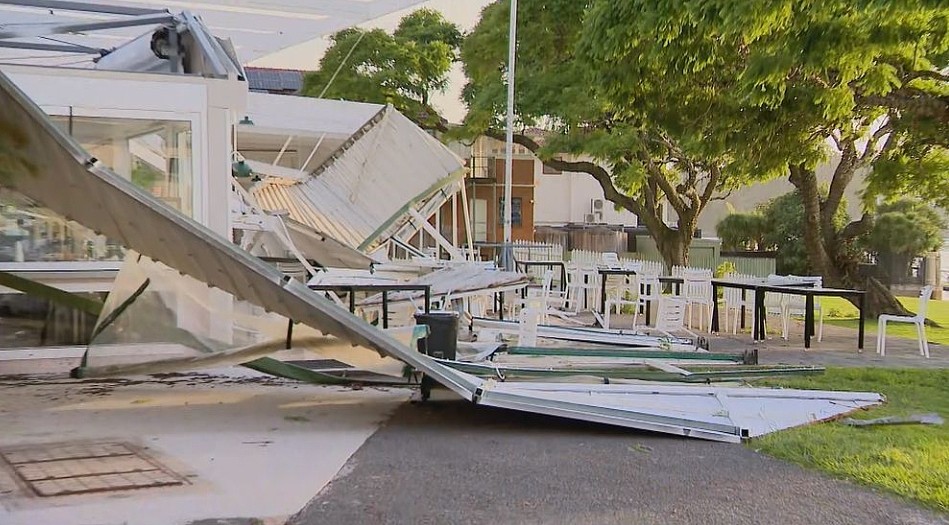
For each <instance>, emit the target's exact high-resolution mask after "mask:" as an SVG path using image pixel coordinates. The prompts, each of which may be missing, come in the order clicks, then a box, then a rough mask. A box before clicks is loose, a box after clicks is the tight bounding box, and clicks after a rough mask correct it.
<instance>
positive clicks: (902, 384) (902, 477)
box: [748, 368, 949, 512]
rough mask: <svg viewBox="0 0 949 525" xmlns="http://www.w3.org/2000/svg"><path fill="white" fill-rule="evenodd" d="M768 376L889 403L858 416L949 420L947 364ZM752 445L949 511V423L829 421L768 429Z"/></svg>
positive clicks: (798, 385) (796, 385) (783, 383)
mask: <svg viewBox="0 0 949 525" xmlns="http://www.w3.org/2000/svg"><path fill="white" fill-rule="evenodd" d="M765 384H768V385H780V386H787V387H794V388H809V389H834V390H849V391H872V392H880V393H882V394H884V395H885V396H886V398H887V403H886V404H885V405H884V406H882V407H879V408H872V409H869V410H867V411H863V412H859V413H857V414H855V415H854V416H853V417H855V418H860V419H868V418H875V417H880V416H887V415H911V414H917V413H929V412H935V413H938V414H940V415H941V416H942V417H943V418H944V419H946V420H947V421H949V370H918V369H912V370H910V369H879V368H831V369H828V370H827V373H826V374H824V375H820V376H811V377H800V378H792V379H786V380H785V379H781V380H768V381H767V382H766V383H765ZM748 445H749V446H751V447H753V448H755V449H756V450H759V451H761V452H763V453H766V454H769V455H772V456H775V457H778V458H781V459H784V460H787V461H791V462H793V463H797V464H800V465H803V466H805V467H809V468H816V469H819V470H822V471H825V472H827V473H829V474H831V475H833V476H837V477H842V478H848V479H851V480H853V481H856V482H858V483H861V484H864V485H869V486H872V487H876V488H880V489H884V490H888V491H891V492H895V493H896V494H900V495H902V496H906V497H908V498H912V499H915V500H918V501H919V502H921V503H923V504H925V505H927V506H930V507H933V508H936V509H938V510H941V511H943V512H949V426H946V425H943V426H932V425H888V426H871V427H862V428H860V427H848V426H846V425H843V424H841V423H837V422H830V423H822V424H816V425H809V426H806V427H800V428H796V429H791V430H787V431H783V432H778V433H775V434H770V435H768V436H765V437H763V438H760V439H755V440H752V441H750V442H749V443H748Z"/></svg>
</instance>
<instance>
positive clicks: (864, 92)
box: [586, 0, 949, 313]
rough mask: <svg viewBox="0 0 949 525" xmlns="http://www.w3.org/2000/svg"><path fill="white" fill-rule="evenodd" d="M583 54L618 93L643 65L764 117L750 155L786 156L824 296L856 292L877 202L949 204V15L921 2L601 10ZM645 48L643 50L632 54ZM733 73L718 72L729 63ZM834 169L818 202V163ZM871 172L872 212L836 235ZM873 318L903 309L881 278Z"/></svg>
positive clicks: (690, 4)
mask: <svg viewBox="0 0 949 525" xmlns="http://www.w3.org/2000/svg"><path fill="white" fill-rule="evenodd" d="M593 4H594V5H593V7H592V8H591V10H590V12H589V13H588V15H587V24H588V27H589V30H588V31H586V35H587V38H588V39H589V41H590V43H589V46H590V47H591V49H593V50H594V51H595V53H596V56H598V57H599V58H600V60H599V61H598V64H600V66H599V67H601V68H602V69H603V73H602V74H601V76H602V77H603V78H605V79H606V81H610V80H611V79H612V78H616V79H617V81H613V82H612V84H614V85H616V86H618V87H617V88H616V90H617V92H619V93H622V91H623V90H624V89H625V90H636V89H639V88H638V86H637V85H636V84H637V83H636V82H630V84H632V86H631V87H623V85H622V83H621V82H619V80H621V79H622V72H623V71H624V70H626V69H627V66H628V65H629V64H633V65H634V66H635V64H637V63H639V62H641V61H643V60H644V59H645V60H648V61H649V63H650V72H651V73H652V75H653V76H651V77H649V81H650V82H652V79H653V78H661V79H663V82H667V81H668V79H670V78H672V79H676V78H678V79H688V78H692V77H695V76H699V77H702V76H703V75H707V74H710V73H709V72H710V71H711V72H714V75H715V77H716V84H715V89H718V90H720V91H723V92H728V93H730V95H731V96H733V97H734V98H735V100H736V103H738V104H739V105H740V107H741V109H740V111H739V112H738V114H739V116H741V117H742V118H752V119H753V118H756V117H755V116H756V115H759V116H760V115H767V116H768V118H770V121H771V123H772V126H771V130H772V133H771V135H770V137H769V138H767V139H766V140H765V141H764V142H763V143H762V144H760V146H761V147H760V149H758V150H757V151H755V152H754V154H755V155H758V156H761V155H764V156H772V157H773V158H776V159H777V158H780V159H781V160H782V162H784V163H785V170H786V172H787V173H788V174H789V180H790V181H791V183H792V184H794V186H795V187H796V188H797V189H798V191H799V192H800V196H801V199H802V203H803V206H804V210H805V215H804V219H805V220H804V225H803V232H804V240H805V243H806V247H807V250H806V253H807V256H808V260H809V262H810V264H811V266H812V267H813V268H814V270H816V271H817V272H818V273H820V274H821V275H823V276H824V281H825V283H827V284H828V285H830V286H848V287H849V286H854V285H857V284H860V281H861V280H860V277H859V275H858V272H857V260H856V259H855V258H854V257H853V251H852V250H849V249H848V247H850V246H852V245H853V243H854V240H855V239H857V238H858V237H860V236H861V235H863V234H865V233H866V232H868V231H869V229H870V227H871V226H872V207H873V202H874V201H875V199H876V197H877V196H878V195H884V196H892V195H900V194H917V195H920V196H921V197H923V196H925V197H926V198H927V199H929V200H931V201H932V202H935V203H936V204H939V205H941V206H943V207H946V206H947V205H949V176H947V173H949V154H947V150H946V147H947V142H949V76H947V75H946V74H945V72H944V70H941V68H945V65H946V64H947V63H949V7H947V6H946V4H945V3H939V2H930V1H926V0H906V1H902V2H885V1H880V0H822V1H820V2H816V1H805V0H800V1H792V0H774V1H769V2H734V1H731V0H683V1H681V2H675V3H670V2H665V1H660V0H596V1H595V2H594V3H593ZM630 48H634V49H637V50H638V49H640V48H645V49H646V52H645V53H643V52H640V51H635V52H630V51H628V50H629V49H630ZM726 65H727V66H729V67H723V66H726ZM827 159H830V160H831V162H833V163H834V173H833V176H832V179H831V182H830V186H829V189H828V193H827V195H826V197H823V198H822V197H821V194H820V192H819V188H818V180H817V175H816V167H817V165H818V164H819V163H821V162H824V161H825V160H827ZM858 173H863V174H865V176H866V179H867V183H866V187H865V190H864V197H865V205H866V207H867V213H865V214H864V215H863V216H862V217H861V218H859V219H856V220H853V221H850V222H848V223H847V224H844V225H841V226H837V225H835V223H834V217H836V216H837V214H838V211H839V210H840V209H841V203H842V200H843V195H844V192H845V190H846V189H847V188H848V187H849V186H850V185H851V184H853V183H854V181H855V180H856V179H857V175H858ZM868 291H869V292H870V293H869V300H868V306H869V308H870V310H871V313H879V312H882V311H892V312H896V313H905V309H904V308H903V307H902V306H901V305H900V304H899V302H898V301H896V299H895V298H894V297H893V296H892V294H890V293H889V291H888V290H887V289H886V288H885V287H883V286H882V285H881V284H880V283H878V282H876V281H875V280H870V281H869V283H868Z"/></svg>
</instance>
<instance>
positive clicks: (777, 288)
mask: <svg viewBox="0 0 949 525" xmlns="http://www.w3.org/2000/svg"><path fill="white" fill-rule="evenodd" d="M719 287H730V288H738V289H741V290H746V291H747V290H752V291H754V310H753V312H754V323H753V324H754V326H753V327H752V337H753V338H754V340H755V341H763V340H764V339H765V315H766V312H765V306H764V296H765V294H766V293H768V292H772V293H783V294H793V295H803V296H804V348H810V347H811V337H812V336H813V335H814V333H815V332H814V297H844V298H846V297H856V298H857V308H858V310H859V311H860V322H859V327H858V330H857V348H858V349H860V350H863V345H864V335H865V325H866V314H865V306H866V292H865V291H863V290H850V289H844V288H813V287H808V286H806V285H804V284H799V283H794V284H788V285H781V284H768V283H767V282H756V281H733V280H728V279H713V280H712V298H713V300H714V304H713V307H712V331H713V332H717V331H718V330H719V324H718V300H717V299H718V288H719ZM742 318H744V316H742ZM742 322H744V319H742Z"/></svg>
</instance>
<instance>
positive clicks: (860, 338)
mask: <svg viewBox="0 0 949 525" xmlns="http://www.w3.org/2000/svg"><path fill="white" fill-rule="evenodd" d="M858 297H859V299H858V301H857V302H858V303H860V304H859V305H858V306H859V310H860V326H859V329H858V332H857V350H860V351H862V350H863V335H864V324H865V323H866V314H865V313H864V307H865V306H866V302H867V296H866V294H860V295H859V296H858Z"/></svg>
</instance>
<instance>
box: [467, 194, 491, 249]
mask: <svg viewBox="0 0 949 525" xmlns="http://www.w3.org/2000/svg"><path fill="white" fill-rule="evenodd" d="M469 207H470V209H471V229H472V232H471V233H472V239H473V240H474V241H475V242H487V240H488V201H487V199H471V200H470V202H469Z"/></svg>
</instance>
